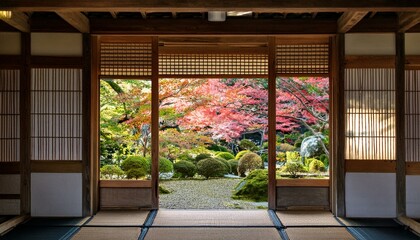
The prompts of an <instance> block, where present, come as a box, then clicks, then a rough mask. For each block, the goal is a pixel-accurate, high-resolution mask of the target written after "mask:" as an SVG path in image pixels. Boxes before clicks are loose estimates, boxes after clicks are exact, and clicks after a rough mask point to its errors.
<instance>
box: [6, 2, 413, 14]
mask: <svg viewBox="0 0 420 240" xmlns="http://www.w3.org/2000/svg"><path fill="white" fill-rule="evenodd" d="M419 7H420V1H413V0H364V1H349V0H293V1H292V0H283V1H273V0H259V1H255V0H231V1H229V2H228V3H226V1H225V0H213V1H208V0H184V1H167V0H142V1H139V0H124V1H120V0H95V1H86V0H72V1H59V0H43V1H28V0H2V1H1V2H0V9H2V10H12V11H71V12H81V11H90V12H93V11H102V12H109V11H116V12H134V11H137V12H140V11H147V12H167V11H168V10H169V11H174V12H208V11H211V10H220V11H253V12H273V11H274V12H295V13H296V12H346V11H369V12H371V11H378V12H381V11H382V12H387V11H391V12H395V11H399V12H410V11H417V10H418V9H419Z"/></svg>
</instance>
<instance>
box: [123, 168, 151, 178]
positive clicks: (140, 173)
mask: <svg viewBox="0 0 420 240" xmlns="http://www.w3.org/2000/svg"><path fill="white" fill-rule="evenodd" d="M126 174H127V178H128V179H133V178H135V179H139V178H141V177H144V176H146V174H147V172H146V171H145V170H144V169H142V168H132V169H130V170H128V171H127V172H126Z"/></svg>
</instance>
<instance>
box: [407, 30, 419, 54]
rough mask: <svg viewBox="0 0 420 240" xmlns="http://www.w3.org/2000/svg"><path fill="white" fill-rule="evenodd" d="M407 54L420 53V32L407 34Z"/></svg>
mask: <svg viewBox="0 0 420 240" xmlns="http://www.w3.org/2000/svg"><path fill="white" fill-rule="evenodd" d="M405 54H406V55H420V33H406V34H405Z"/></svg>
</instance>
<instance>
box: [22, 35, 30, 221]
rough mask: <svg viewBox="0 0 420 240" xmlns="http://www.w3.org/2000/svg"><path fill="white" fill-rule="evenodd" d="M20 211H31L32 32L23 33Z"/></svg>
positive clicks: (24, 212)
mask: <svg viewBox="0 0 420 240" xmlns="http://www.w3.org/2000/svg"><path fill="white" fill-rule="evenodd" d="M21 49H22V50H21V51H22V53H21V54H22V63H21V70H20V181H21V182H20V212H21V214H22V215H23V214H30V212H31V34H30V33H21Z"/></svg>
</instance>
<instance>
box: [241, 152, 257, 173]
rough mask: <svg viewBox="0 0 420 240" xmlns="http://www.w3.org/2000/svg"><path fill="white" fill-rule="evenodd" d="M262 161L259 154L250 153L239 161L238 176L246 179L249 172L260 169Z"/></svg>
mask: <svg viewBox="0 0 420 240" xmlns="http://www.w3.org/2000/svg"><path fill="white" fill-rule="evenodd" d="M261 164H262V159H261V157H260V156H258V154H256V153H253V152H248V153H246V154H245V155H243V156H242V157H241V159H239V162H238V174H239V175H240V176H241V177H245V176H246V173H247V172H250V171H252V170H255V169H257V168H260V167H261Z"/></svg>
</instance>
